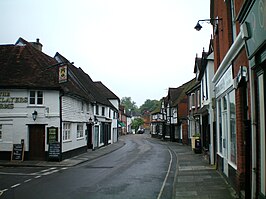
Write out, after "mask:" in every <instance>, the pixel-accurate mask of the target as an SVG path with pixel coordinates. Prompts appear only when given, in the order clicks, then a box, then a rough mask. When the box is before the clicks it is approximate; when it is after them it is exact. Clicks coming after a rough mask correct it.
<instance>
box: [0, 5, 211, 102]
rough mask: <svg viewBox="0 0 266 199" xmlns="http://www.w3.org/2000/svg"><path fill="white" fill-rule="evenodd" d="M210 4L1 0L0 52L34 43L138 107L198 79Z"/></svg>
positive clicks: (207, 35) (207, 34) (206, 41)
mask: <svg viewBox="0 0 266 199" xmlns="http://www.w3.org/2000/svg"><path fill="white" fill-rule="evenodd" d="M209 9H210V1H209V0H190V1H186V0H75V1H74V0H45V1H43V0H1V1H0V13H1V17H0V24H1V29H0V35H1V36H0V45H2V44H14V43H15V42H16V41H17V40H18V38H19V37H22V38H23V39H25V40H27V41H28V42H33V41H36V39H37V38H39V39H40V42H41V43H42V45H43V52H44V53H46V54H47V55H49V56H51V57H53V56H54V55H55V53H56V52H59V53H60V54H62V55H63V56H64V57H66V58H67V59H68V60H69V61H70V62H74V65H75V66H76V67H81V68H82V69H83V70H84V71H85V72H86V73H87V74H88V75H89V76H90V77H91V78H92V79H93V81H101V82H102V83H103V84H105V85H106V86H107V87H108V88H109V89H110V90H111V91H113V92H114V93H115V94H116V95H117V96H118V97H119V98H120V99H122V98H123V97H131V99H132V101H134V102H135V103H136V105H137V106H138V107H140V106H141V105H142V104H143V103H144V102H145V101H146V100H147V99H150V100H154V99H155V100H160V99H161V98H162V97H165V96H166V95H167V91H168V88H170V87H171V88H176V87H179V86H181V85H182V84H184V83H186V82H188V81H189V80H191V79H192V78H194V77H195V74H194V73H193V69H194V60H195V57H196V54H198V56H199V57H200V56H201V53H202V50H203V48H205V50H206V51H207V50H208V46H209V41H210V38H211V34H212V27H211V25H210V24H208V23H204V24H202V26H203V28H202V30H201V31H196V30H195V29H194V27H195V25H196V23H197V21H198V20H200V19H209V18H210V14H209V13H210V11H209Z"/></svg>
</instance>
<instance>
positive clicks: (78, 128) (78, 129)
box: [77, 124, 84, 138]
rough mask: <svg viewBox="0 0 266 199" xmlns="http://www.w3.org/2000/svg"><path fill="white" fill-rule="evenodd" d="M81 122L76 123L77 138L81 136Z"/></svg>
mask: <svg viewBox="0 0 266 199" xmlns="http://www.w3.org/2000/svg"><path fill="white" fill-rule="evenodd" d="M83 136H84V134H83V124H78V125H77V138H83Z"/></svg>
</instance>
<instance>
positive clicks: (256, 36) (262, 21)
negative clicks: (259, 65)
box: [246, 0, 266, 59]
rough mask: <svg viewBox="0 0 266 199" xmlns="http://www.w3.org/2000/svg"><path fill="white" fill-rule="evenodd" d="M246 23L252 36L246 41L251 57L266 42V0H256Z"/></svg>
mask: <svg viewBox="0 0 266 199" xmlns="http://www.w3.org/2000/svg"><path fill="white" fill-rule="evenodd" d="M246 23H247V27H248V33H249V36H250V38H249V39H248V40H247V41H246V46H247V52H248V57H249V59H250V58H252V57H253V56H254V54H255V53H256V52H257V51H258V50H259V48H260V47H261V46H262V45H263V44H264V43H265V42H266V0H256V1H255V3H254V5H253V6H252V8H251V10H250V12H249V14H248V16H247V18H246Z"/></svg>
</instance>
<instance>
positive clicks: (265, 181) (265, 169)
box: [258, 74, 266, 196]
mask: <svg viewBox="0 0 266 199" xmlns="http://www.w3.org/2000/svg"><path fill="white" fill-rule="evenodd" d="M264 86H265V85H264V80H263V74H261V75H259V76H258V96H259V98H258V100H259V103H258V106H259V107H258V110H259V131H260V154H261V157H260V178H261V179H260V181H261V185H260V190H261V193H262V194H263V195H264V196H265V195H266V178H265V176H266V166H265V164H266V155H265V154H266V149H265V144H266V141H265V139H266V138H265V99H264V97H265V96H264V89H265V88H264Z"/></svg>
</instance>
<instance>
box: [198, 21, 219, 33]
mask: <svg viewBox="0 0 266 199" xmlns="http://www.w3.org/2000/svg"><path fill="white" fill-rule="evenodd" d="M219 20H222V18H217V19H202V20H198V23H197V25H196V26H195V27H194V29H196V30H197V31H200V30H201V29H202V26H201V25H200V22H201V21H207V22H209V23H212V22H214V21H215V22H216V23H215V26H217V25H218V21H219Z"/></svg>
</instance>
